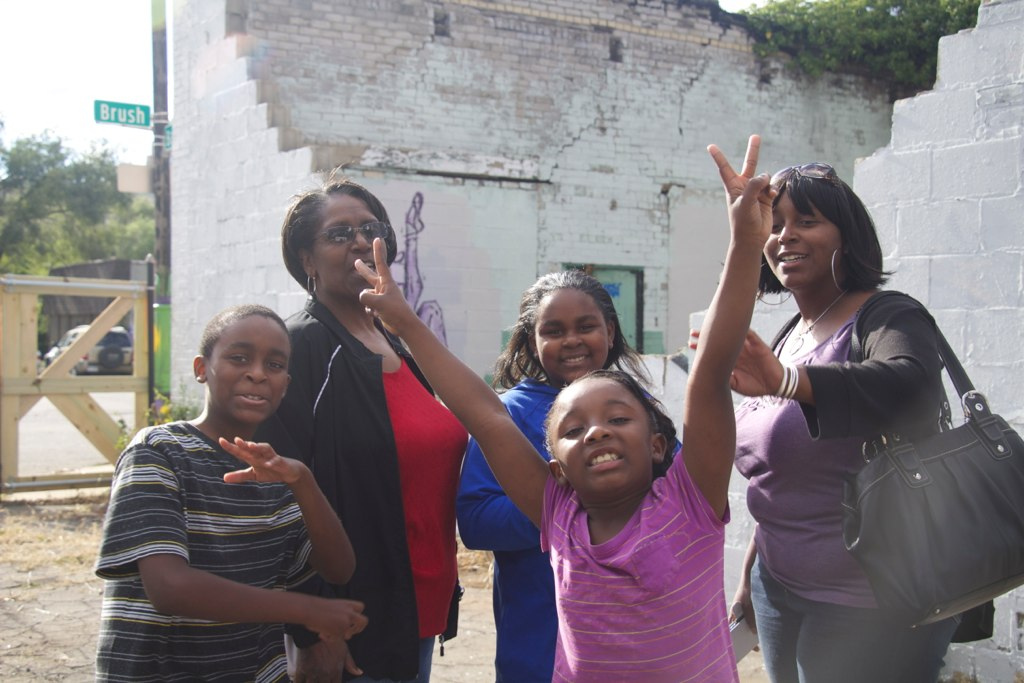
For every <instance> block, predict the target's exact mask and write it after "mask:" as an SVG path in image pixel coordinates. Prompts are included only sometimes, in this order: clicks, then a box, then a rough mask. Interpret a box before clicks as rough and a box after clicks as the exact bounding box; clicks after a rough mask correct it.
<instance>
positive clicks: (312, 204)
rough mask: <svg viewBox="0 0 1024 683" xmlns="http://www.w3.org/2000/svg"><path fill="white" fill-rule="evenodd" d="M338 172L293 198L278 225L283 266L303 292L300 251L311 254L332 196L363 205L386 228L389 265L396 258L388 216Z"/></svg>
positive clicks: (370, 195) (367, 193)
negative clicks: (326, 205)
mask: <svg viewBox="0 0 1024 683" xmlns="http://www.w3.org/2000/svg"><path fill="white" fill-rule="evenodd" d="M340 171H341V169H335V170H334V171H332V172H331V174H330V176H328V178H327V179H326V180H325V181H324V182H323V184H322V185H320V187H316V188H313V189H312V190H307V191H305V192H302V193H300V194H297V195H295V196H294V197H292V202H291V205H290V206H289V207H288V213H286V214H285V217H284V223H283V224H282V225H281V254H282V256H284V265H285V267H286V268H287V269H288V272H289V273H291V276H292V277H293V278H295V281H296V282H298V283H299V284H300V285H301V286H302V288H303V289H307V284H308V283H307V277H306V271H305V269H304V268H303V267H302V257H301V256H300V254H301V253H302V251H303V250H306V251H312V250H313V241H314V240H315V239H316V234H317V230H318V229H319V228H320V221H321V220H322V216H323V209H324V205H325V204H326V203H327V200H328V199H330V197H331V195H348V196H350V197H355V198H356V199H358V200H360V201H362V202H363V203H364V204H366V208H368V209H369V210H370V213H372V214H373V217H374V218H376V219H377V220H379V221H381V222H384V223H387V224H388V226H389V227H388V234H387V237H385V238H384V245H385V246H386V247H387V254H388V256H387V258H388V265H391V263H393V262H394V260H395V256H397V255H398V239H397V237H396V236H395V229H394V228H392V227H390V226H391V221H390V220H389V219H388V212H387V210H385V208H384V205H383V204H381V202H380V200H379V199H377V197H375V196H374V195H373V193H372V192H370V191H369V190H367V189H366V188H365V187H363V186H362V185H360V184H358V183H355V182H353V181H351V180H349V179H348V178H346V177H344V176H342V175H340Z"/></svg>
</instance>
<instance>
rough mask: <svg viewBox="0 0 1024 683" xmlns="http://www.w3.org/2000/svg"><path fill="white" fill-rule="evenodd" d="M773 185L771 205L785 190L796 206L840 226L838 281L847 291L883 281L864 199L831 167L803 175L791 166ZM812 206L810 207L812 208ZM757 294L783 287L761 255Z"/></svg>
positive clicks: (872, 286)
mask: <svg viewBox="0 0 1024 683" xmlns="http://www.w3.org/2000/svg"><path fill="white" fill-rule="evenodd" d="M772 186H773V187H774V188H775V189H776V190H778V194H777V195H776V196H775V200H774V201H773V203H772V206H773V207H774V206H775V205H777V204H778V203H779V200H780V199H782V195H783V194H788V195H789V199H790V201H792V202H793V206H794V207H796V210H797V211H799V212H800V213H802V214H807V215H811V214H813V213H814V211H813V209H817V210H818V211H819V212H821V215H822V216H824V217H825V218H826V219H828V220H829V221H830V222H832V223H833V224H834V225H835V226H836V227H837V228H839V235H840V238H841V239H842V244H843V249H842V251H841V252H840V255H841V259H842V261H841V262H842V272H843V274H844V277H843V282H840V283H839V285H840V287H841V288H842V289H845V290H847V291H854V292H856V291H867V290H871V289H875V288H876V287H879V286H880V285H882V284H884V283H885V281H886V280H887V279H888V275H889V273H888V272H886V271H884V270H882V247H881V245H879V243H878V232H877V231H876V230H875V223H874V221H872V220H871V215H870V214H869V213H868V210H867V208H866V207H865V206H864V203H863V202H862V201H861V200H860V197H858V196H857V195H856V194H855V193H854V192H853V189H851V188H850V186H849V185H847V184H846V183H844V182H843V181H842V180H841V179H840V178H839V177H838V176H837V175H836V174H835V172H834V171H832V172H831V173H829V174H828V175H826V176H824V177H817V176H810V175H803V174H801V173H800V172H799V169H798V168H795V167H793V168H790V169H787V170H786V171H784V172H780V173H778V174H776V175H775V176H774V177H773V178H772ZM812 207H813V209H812ZM757 288H758V292H759V293H760V294H766V293H771V294H775V293H778V292H782V291H785V288H784V287H783V286H782V283H781V282H779V279H778V278H777V277H775V273H774V272H772V269H771V266H769V265H768V261H767V260H766V259H765V257H764V255H762V256H761V276H760V280H759V281H758V287H757Z"/></svg>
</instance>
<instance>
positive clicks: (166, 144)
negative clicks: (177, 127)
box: [164, 123, 174, 149]
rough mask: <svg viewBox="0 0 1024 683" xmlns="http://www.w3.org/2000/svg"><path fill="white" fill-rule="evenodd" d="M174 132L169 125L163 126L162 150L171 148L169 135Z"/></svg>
mask: <svg viewBox="0 0 1024 683" xmlns="http://www.w3.org/2000/svg"><path fill="white" fill-rule="evenodd" d="M173 132H174V127H173V126H172V125H171V124H169V123H168V124H167V125H166V126H164V149H170V148H171V133H173Z"/></svg>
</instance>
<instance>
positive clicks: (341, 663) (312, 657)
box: [295, 639, 363, 683]
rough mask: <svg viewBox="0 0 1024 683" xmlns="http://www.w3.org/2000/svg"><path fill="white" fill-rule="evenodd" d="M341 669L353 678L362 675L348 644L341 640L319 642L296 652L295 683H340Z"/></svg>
mask: <svg viewBox="0 0 1024 683" xmlns="http://www.w3.org/2000/svg"><path fill="white" fill-rule="evenodd" d="M343 669H344V670H345V671H348V672H349V673H350V674H352V675H353V676H361V675H362V674H363V670H362V669H360V668H359V667H358V666H356V663H355V661H354V660H353V659H352V654H351V653H350V652H349V650H348V643H346V642H345V641H344V640H342V639H337V640H332V641H323V640H321V641H320V642H318V643H314V644H313V645H310V646H309V647H307V648H304V649H299V650H298V654H297V655H296V659H295V683H337V682H338V681H341V674H342V670H343Z"/></svg>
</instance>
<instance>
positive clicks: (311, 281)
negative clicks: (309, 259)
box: [306, 275, 316, 299]
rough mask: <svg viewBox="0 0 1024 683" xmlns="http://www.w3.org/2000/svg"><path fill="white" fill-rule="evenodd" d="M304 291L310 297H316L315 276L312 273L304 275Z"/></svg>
mask: <svg viewBox="0 0 1024 683" xmlns="http://www.w3.org/2000/svg"><path fill="white" fill-rule="evenodd" d="M306 292H307V293H308V294H309V298H310V299H315V298H316V278H315V277H313V276H312V275H307V276H306Z"/></svg>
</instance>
